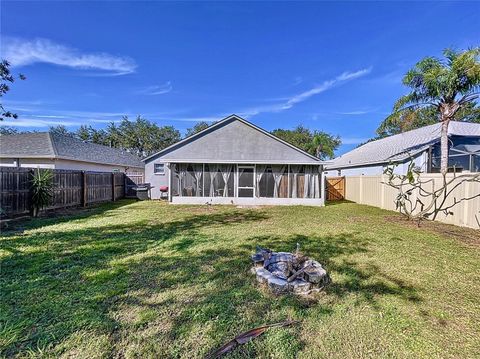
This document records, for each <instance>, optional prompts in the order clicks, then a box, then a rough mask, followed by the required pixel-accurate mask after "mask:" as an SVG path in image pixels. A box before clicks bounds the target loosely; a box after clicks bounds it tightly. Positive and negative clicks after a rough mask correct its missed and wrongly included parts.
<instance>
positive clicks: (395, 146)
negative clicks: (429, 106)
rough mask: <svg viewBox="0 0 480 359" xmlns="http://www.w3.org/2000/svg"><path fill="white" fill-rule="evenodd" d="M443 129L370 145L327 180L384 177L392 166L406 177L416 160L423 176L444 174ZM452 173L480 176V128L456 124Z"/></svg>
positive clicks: (341, 162)
mask: <svg viewBox="0 0 480 359" xmlns="http://www.w3.org/2000/svg"><path fill="white" fill-rule="evenodd" d="M440 127H441V124H440V123H437V124H434V125H430V126H425V127H422V128H418V129H416V130H412V131H408V132H404V133H400V134H398V135H394V136H390V137H386V138H382V139H381V140H377V141H372V142H368V143H366V144H364V145H362V146H360V147H358V148H356V149H354V150H352V151H350V152H347V153H345V154H344V155H342V156H340V157H337V158H335V159H334V160H332V161H331V162H329V163H328V165H327V166H326V167H327V168H326V176H327V177H335V176H357V175H380V174H382V173H383V171H384V169H385V167H386V166H388V165H389V163H392V162H394V163H397V164H398V167H397V168H396V169H395V172H396V173H406V171H407V169H408V165H409V164H410V162H411V161H412V160H413V161H414V162H415V166H416V167H418V168H419V169H420V170H421V171H422V172H427V173H433V172H439V171H440ZM449 140H450V141H449V143H450V147H449V148H450V150H449V157H448V165H449V168H450V170H451V171H453V170H455V171H457V172H480V124H476V123H467V122H457V121H452V122H450V125H449Z"/></svg>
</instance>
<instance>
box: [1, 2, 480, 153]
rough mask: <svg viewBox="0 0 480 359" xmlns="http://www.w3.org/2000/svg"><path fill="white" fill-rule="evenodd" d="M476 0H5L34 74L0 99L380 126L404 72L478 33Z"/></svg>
mask: <svg viewBox="0 0 480 359" xmlns="http://www.w3.org/2000/svg"><path fill="white" fill-rule="evenodd" d="M479 24H480V2H460V1H456V2H316V3H313V2H305V3H299V2H290V3H284V2H282V3H267V2H262V3H252V2H248V3H227V2H222V3H220V2H217V3H198V2H197V3H186V2H182V3H160V2H125V1H122V2H120V1H119V2H93V1H88V2H68V1H64V2H6V1H3V2H2V3H1V40H2V43H1V51H2V57H6V58H7V59H9V60H10V61H11V62H12V64H13V65H14V71H15V72H22V73H24V74H25V75H26V76H27V80H26V81H21V82H16V83H15V84H14V85H13V86H12V90H11V91H10V92H9V93H8V94H7V95H6V96H5V97H4V98H3V102H4V103H5V104H6V105H7V106H6V107H7V108H8V109H11V110H15V111H16V112H17V113H18V114H19V119H18V120H12V121H5V123H4V124H3V125H16V126H19V127H21V128H22V129H36V130H46V129H47V128H48V126H50V125H57V124H65V125H66V126H68V127H69V128H71V129H75V128H76V127H78V126H79V125H80V124H84V123H85V124H91V125H93V126H94V127H98V128H101V127H104V126H105V125H106V123H107V122H109V121H112V120H114V121H118V120H120V119H121V116H122V115H129V116H131V117H132V118H133V117H135V116H136V115H143V116H145V117H146V118H148V119H150V120H152V121H155V122H157V123H158V124H160V125H167V124H168V125H174V126H176V127H177V128H179V129H180V130H181V131H185V129H186V128H188V127H191V126H192V125H193V124H194V123H195V121H198V120H206V121H213V120H218V119H221V118H222V117H224V116H226V115H229V114H231V113H236V114H239V115H242V116H244V117H245V118H247V119H249V120H250V121H252V122H253V123H255V124H257V125H259V126H261V127H263V128H265V129H267V130H272V129H274V128H293V127H295V126H296V125H298V124H303V125H305V126H307V127H309V128H311V129H317V130H323V131H327V132H329V133H332V134H338V135H340V136H341V138H342V140H343V142H344V145H343V146H342V147H341V149H340V150H339V151H338V154H340V153H343V152H345V151H347V150H349V149H352V148H354V147H355V146H357V144H358V143H360V142H363V141H365V140H366V139H368V138H370V137H372V136H373V135H374V132H375V129H376V128H377V126H378V124H379V123H380V122H381V121H382V119H383V118H384V117H385V116H386V115H387V114H388V113H389V111H390V110H391V108H392V105H393V103H394V101H395V100H396V99H397V98H398V97H399V96H400V95H402V94H403V93H405V91H406V89H405V88H404V87H403V86H402V85H401V77H402V75H403V74H404V73H405V71H406V70H407V69H408V68H409V67H411V66H412V65H413V64H414V63H415V62H416V61H418V60H419V59H421V58H422V57H424V56H427V55H435V56H439V55H441V51H442V49H444V48H446V47H454V48H457V49H464V48H467V47H471V46H478V45H479V44H480V26H479Z"/></svg>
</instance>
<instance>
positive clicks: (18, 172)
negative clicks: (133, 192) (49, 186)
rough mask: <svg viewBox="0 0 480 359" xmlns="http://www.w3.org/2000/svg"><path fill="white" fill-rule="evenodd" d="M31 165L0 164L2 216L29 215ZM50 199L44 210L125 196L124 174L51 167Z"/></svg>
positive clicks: (83, 204)
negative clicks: (28, 166)
mask: <svg viewBox="0 0 480 359" xmlns="http://www.w3.org/2000/svg"><path fill="white" fill-rule="evenodd" d="M33 171H34V169H32V168H12V167H0V209H1V213H0V214H1V216H2V217H14V216H18V215H22V214H28V213H29V212H30V208H31V191H30V190H31V176H32V174H33ZM50 171H52V172H53V198H52V201H51V204H50V206H48V207H47V208H46V209H57V208H66V207H73V206H87V205H88V204H94V203H99V202H108V201H116V200H117V199H119V198H123V197H124V196H125V174H124V173H112V172H85V171H73V170H58V169H55V170H50Z"/></svg>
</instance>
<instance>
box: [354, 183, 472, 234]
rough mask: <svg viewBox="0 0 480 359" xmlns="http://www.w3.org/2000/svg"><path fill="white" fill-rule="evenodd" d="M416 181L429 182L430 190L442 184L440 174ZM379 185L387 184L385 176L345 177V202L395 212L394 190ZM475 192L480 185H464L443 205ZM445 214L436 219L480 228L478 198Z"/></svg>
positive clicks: (470, 195) (395, 192) (460, 204)
mask: <svg viewBox="0 0 480 359" xmlns="http://www.w3.org/2000/svg"><path fill="white" fill-rule="evenodd" d="M420 178H421V180H422V181H428V180H431V181H430V182H428V185H429V186H430V188H432V187H431V186H435V188H439V187H440V186H441V184H442V176H441V175H440V174H422V175H421V177H420ZM449 178H451V177H449ZM382 182H387V176H381V175H380V176H347V177H345V199H347V200H349V201H353V202H356V203H360V204H367V205H370V206H375V207H380V208H383V209H387V210H392V211H395V198H396V197H397V194H398V190H396V189H395V188H392V187H390V186H388V185H387V184H384V183H382ZM452 187H453V185H452ZM478 193H480V183H478V182H464V183H462V184H461V185H459V186H458V187H457V188H456V189H455V190H454V191H453V192H452V193H451V195H450V196H449V198H448V199H447V203H454V201H455V199H456V200H457V201H458V200H460V199H461V198H468V197H472V196H474V195H475V194H478ZM449 211H450V212H451V214H450V215H448V216H447V215H445V214H443V213H439V214H438V216H437V219H436V220H437V221H440V222H444V223H450V224H455V225H457V226H464V227H470V228H476V229H479V228H480V197H477V198H474V199H471V200H469V201H462V202H461V203H458V204H457V205H455V206H454V207H453V208H451V209H450V210H449Z"/></svg>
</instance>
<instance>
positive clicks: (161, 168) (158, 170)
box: [153, 163, 165, 175]
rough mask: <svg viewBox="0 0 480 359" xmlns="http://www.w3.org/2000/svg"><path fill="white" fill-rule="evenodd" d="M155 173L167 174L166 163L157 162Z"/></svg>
mask: <svg viewBox="0 0 480 359" xmlns="http://www.w3.org/2000/svg"><path fill="white" fill-rule="evenodd" d="M153 173H155V174H157V175H163V174H165V163H155V164H154V165H153Z"/></svg>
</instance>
